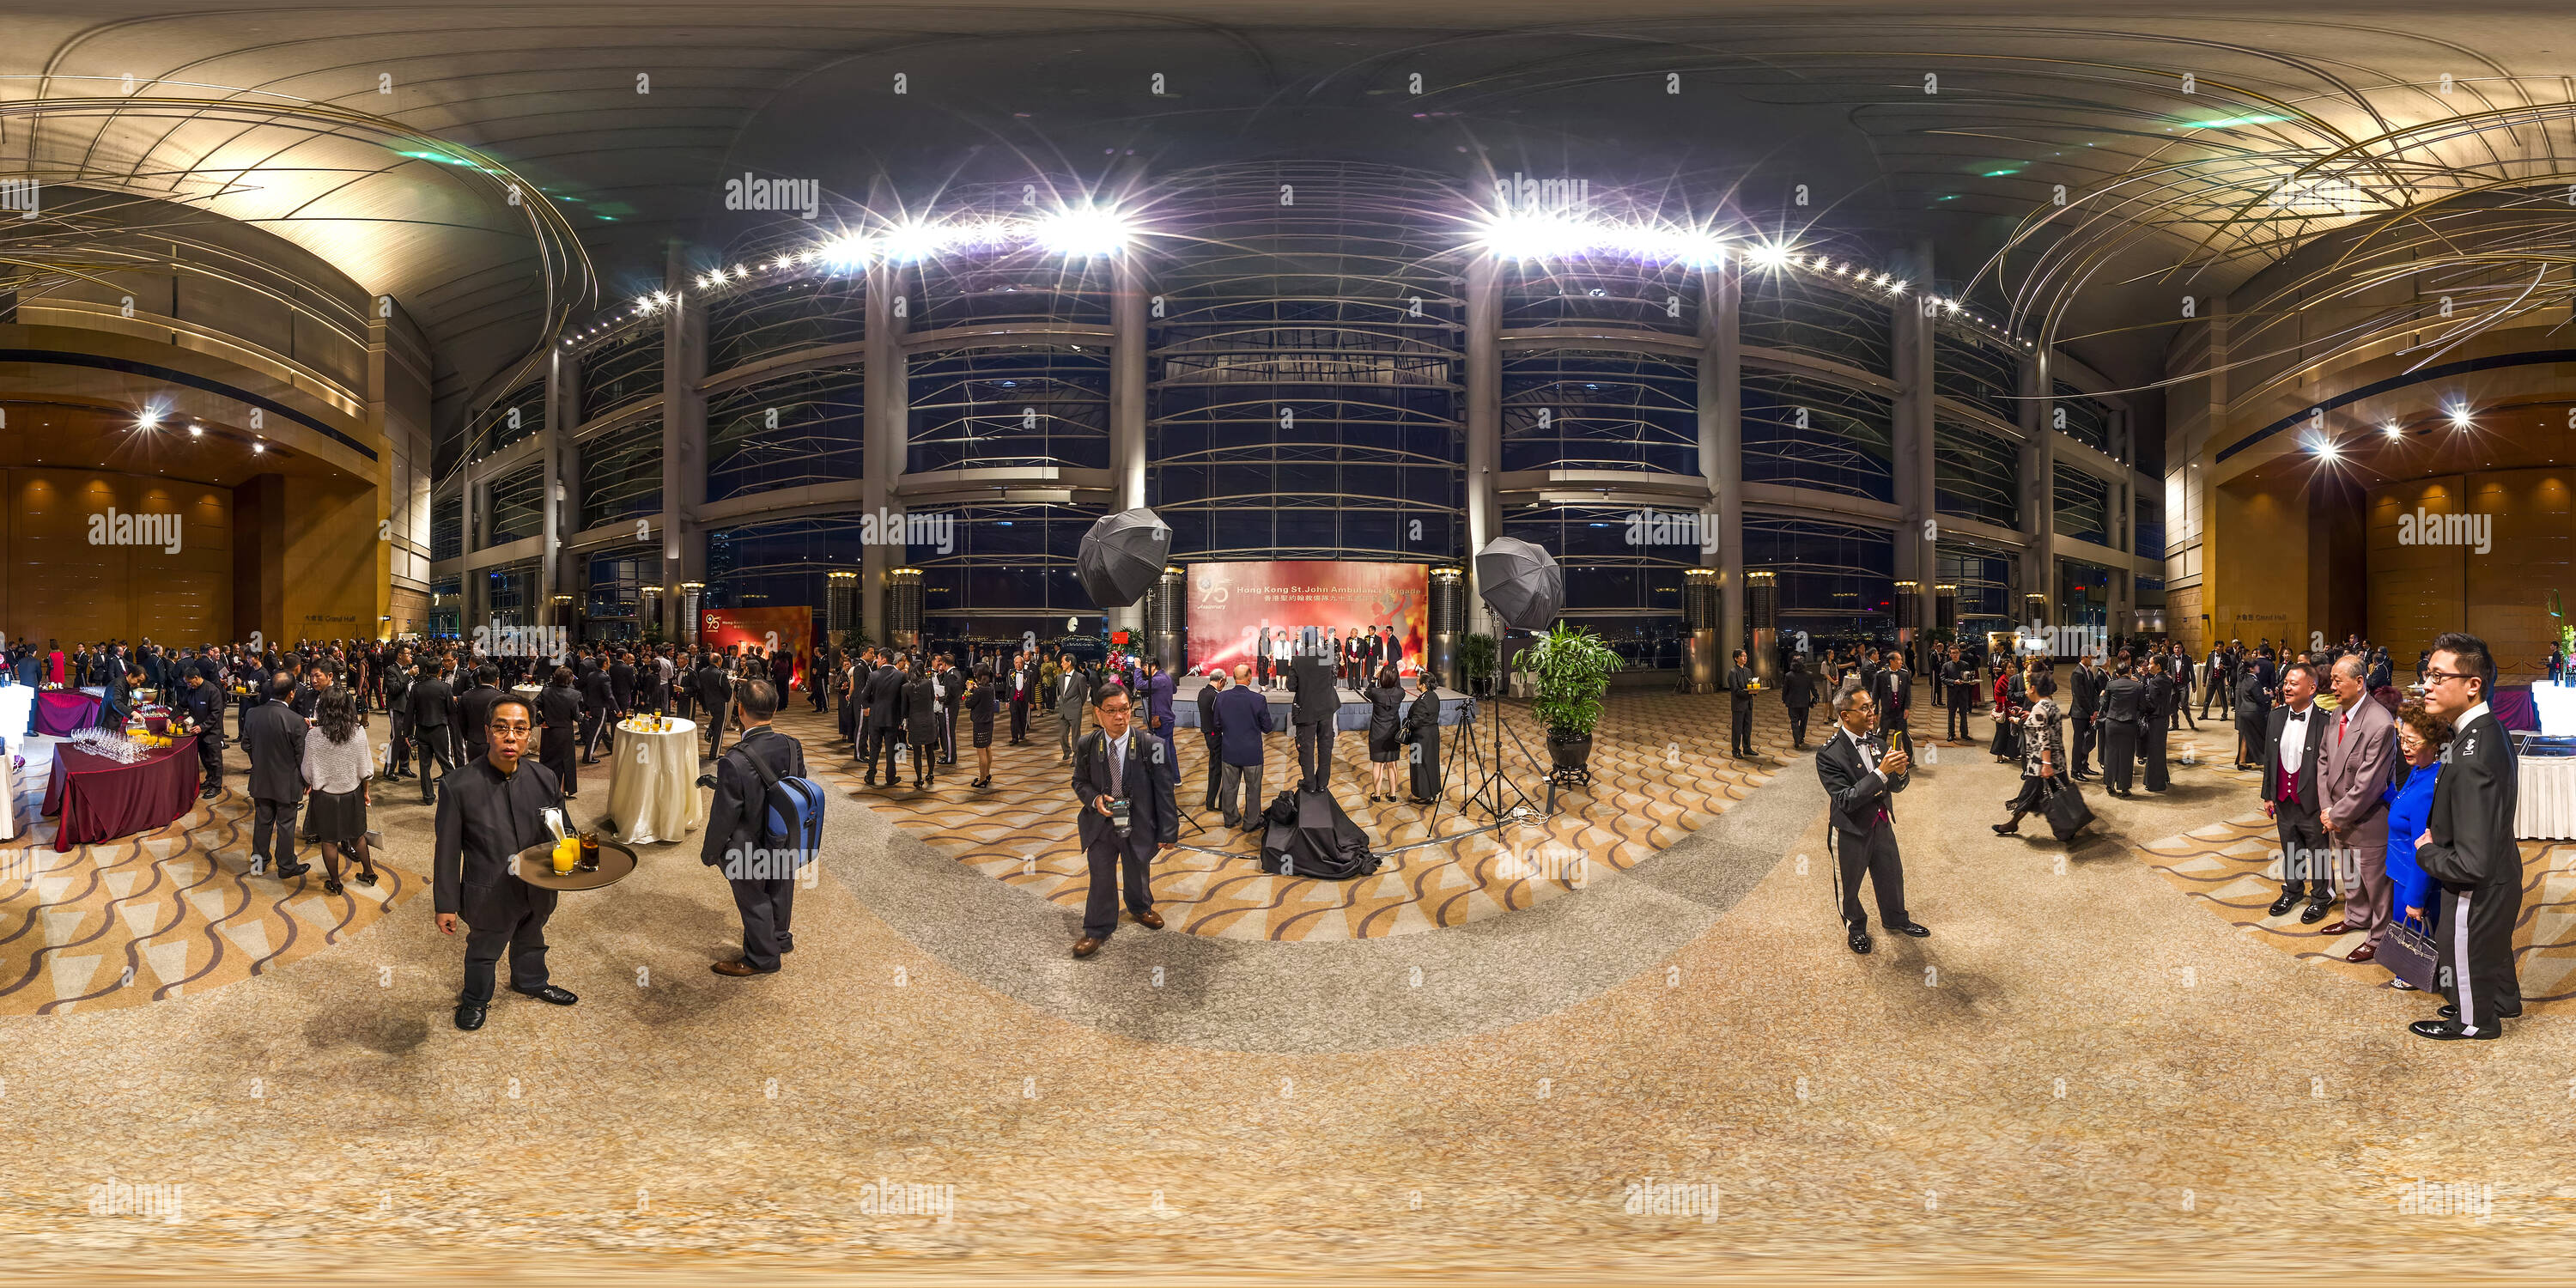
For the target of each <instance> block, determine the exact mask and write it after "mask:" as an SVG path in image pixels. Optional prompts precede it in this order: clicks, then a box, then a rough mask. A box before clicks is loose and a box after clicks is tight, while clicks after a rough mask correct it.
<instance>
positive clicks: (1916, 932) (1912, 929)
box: [1888, 921, 1932, 939]
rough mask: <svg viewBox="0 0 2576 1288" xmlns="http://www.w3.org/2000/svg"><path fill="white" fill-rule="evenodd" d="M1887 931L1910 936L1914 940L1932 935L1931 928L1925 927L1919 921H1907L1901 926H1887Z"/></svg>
mask: <svg viewBox="0 0 2576 1288" xmlns="http://www.w3.org/2000/svg"><path fill="white" fill-rule="evenodd" d="M1888 929H1890V930H1893V931H1895V932H1896V933H1898V934H1900V935H1910V936H1912V937H1913V938H1916V939H1922V938H1924V937H1926V936H1928V935H1930V934H1931V933H1932V928H1931V927H1929V926H1926V925H1924V924H1923V923H1922V922H1919V921H1909V922H1906V923H1905V924H1904V925H1902V926H1889V927H1888Z"/></svg>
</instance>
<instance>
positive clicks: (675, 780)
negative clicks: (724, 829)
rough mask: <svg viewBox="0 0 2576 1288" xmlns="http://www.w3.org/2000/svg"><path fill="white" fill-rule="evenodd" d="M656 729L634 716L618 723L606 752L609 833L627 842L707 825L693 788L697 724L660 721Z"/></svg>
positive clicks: (702, 801) (665, 837) (668, 837)
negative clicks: (610, 748) (644, 726)
mask: <svg viewBox="0 0 2576 1288" xmlns="http://www.w3.org/2000/svg"><path fill="white" fill-rule="evenodd" d="M660 723H661V725H662V729H661V730H660V731H659V732H651V733H648V732H645V731H643V730H641V729H639V728H638V727H637V726H636V722H635V721H633V720H621V721H619V722H618V725H617V739H616V742H615V744H614V745H615V750H613V751H611V752H610V753H609V769H608V815H607V818H606V819H605V820H603V822H604V824H605V826H606V827H607V828H608V829H609V831H610V833H611V834H612V835H614V836H615V837H616V838H617V839H618V840H621V841H624V842H625V843H627V844H628V845H649V844H652V843H653V842H656V841H676V840H679V839H680V838H682V837H684V836H687V835H688V834H689V833H691V832H694V831H697V830H698V829H699V828H701V827H704V826H706V822H707V801H706V797H704V796H702V795H700V794H699V792H698V723H697V722H696V721H694V720H681V719H676V718H672V719H665V720H662V721H661V722H660Z"/></svg>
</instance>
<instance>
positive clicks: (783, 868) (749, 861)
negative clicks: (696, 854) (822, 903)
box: [721, 846, 822, 890]
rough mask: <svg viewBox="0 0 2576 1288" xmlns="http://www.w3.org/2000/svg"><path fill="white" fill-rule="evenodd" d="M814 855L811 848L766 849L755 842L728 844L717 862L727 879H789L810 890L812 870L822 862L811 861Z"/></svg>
mask: <svg viewBox="0 0 2576 1288" xmlns="http://www.w3.org/2000/svg"><path fill="white" fill-rule="evenodd" d="M817 857H819V856H817V855H815V854H814V853H813V852H812V851H810V850H806V849H803V848H801V847H800V848H792V849H783V850H770V849H762V848H760V847H757V846H755V847H753V848H751V849H744V848H742V847H741V846H728V847H727V848H726V849H725V859H724V863H723V864H722V865H721V866H722V868H723V871H724V876H725V880H727V881H786V880H789V879H793V880H794V881H795V882H796V884H797V885H798V886H800V887H802V888H804V889H807V890H811V889H813V888H814V873H815V871H816V869H818V868H819V867H821V866H822V865H821V864H818V863H816V862H815V861H814V860H815V859H816V858H817Z"/></svg>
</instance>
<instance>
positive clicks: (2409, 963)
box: [2375, 917, 2442, 993]
mask: <svg viewBox="0 0 2576 1288" xmlns="http://www.w3.org/2000/svg"><path fill="white" fill-rule="evenodd" d="M2375 960H2377V961H2378V963H2379V964H2380V965H2382V966H2385V967H2387V968H2388V970H2389V973H2390V974H2392V975H2395V976H2396V977H2397V978H2399V979H2402V980H2405V981H2406V982H2407V983H2409V984H2412V985H2414V986H2415V987H2417V988H2420V989H2422V990H2424V991H2425V992H2427V993H2438V992H2440V991H2442V990H2441V987H2440V981H2441V975H2442V969H2441V961H2442V955H2441V951H2440V950H2439V949H2437V948H2435V947H2434V946H2433V936H2432V935H2430V934H2427V933H2425V932H2423V931H2419V930H2415V929H2413V928H2412V927H2410V926H2408V925H2407V919H2406V918H2404V917H2399V918H2398V919H2397V920H2395V921H2392V922H2390V923H2389V924H2388V935H2387V937H2386V938H2384V939H2382V940H2380V941H2379V954H2378V956H2377V958H2376V959H2375Z"/></svg>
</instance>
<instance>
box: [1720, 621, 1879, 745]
mask: <svg viewBox="0 0 2576 1288" xmlns="http://www.w3.org/2000/svg"><path fill="white" fill-rule="evenodd" d="M1749 656H1750V655H1749V654H1747V653H1746V652H1745V651H1744V650H1743V649H1737V650H1735V657H1734V659H1733V661H1734V665H1733V666H1730V667H1728V668H1727V671H1726V696H1727V699H1728V706H1729V708H1730V714H1731V715H1732V716H1733V717H1734V725H1733V730H1732V732H1731V733H1730V734H1729V735H1728V738H1727V744H1726V754H1727V755H1728V756H1730V757H1733V758H1734V759H1737V760H1744V759H1747V758H1750V757H1751V756H1752V755H1753V668H1751V667H1749V666H1746V665H1745V661H1746V659H1747V658H1748V657H1749ZM1864 692H1866V690H1864Z"/></svg>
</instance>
